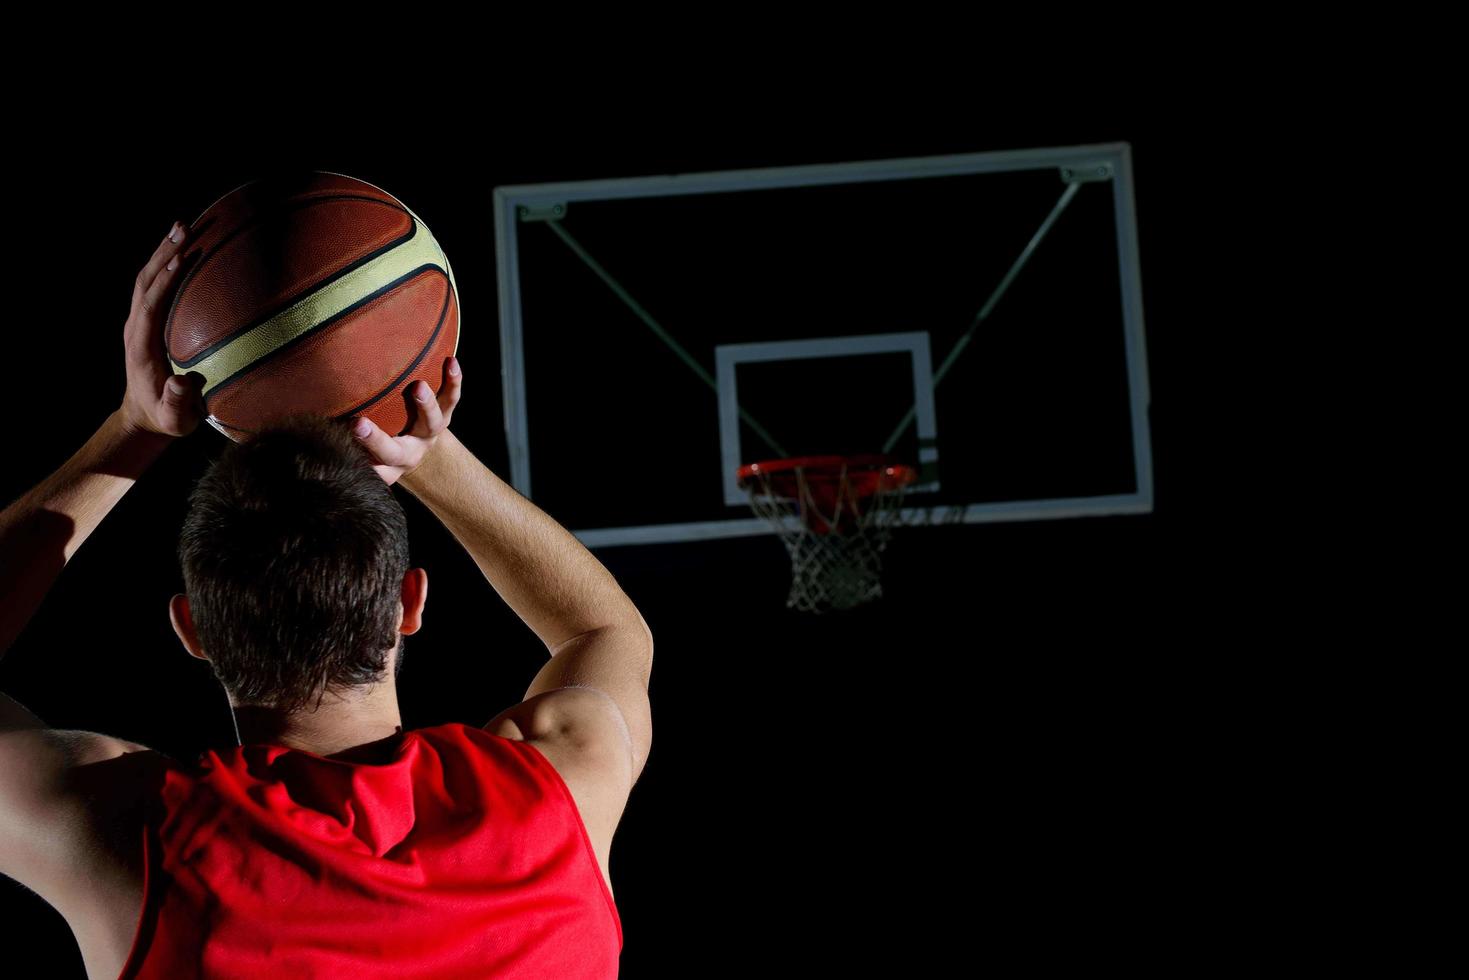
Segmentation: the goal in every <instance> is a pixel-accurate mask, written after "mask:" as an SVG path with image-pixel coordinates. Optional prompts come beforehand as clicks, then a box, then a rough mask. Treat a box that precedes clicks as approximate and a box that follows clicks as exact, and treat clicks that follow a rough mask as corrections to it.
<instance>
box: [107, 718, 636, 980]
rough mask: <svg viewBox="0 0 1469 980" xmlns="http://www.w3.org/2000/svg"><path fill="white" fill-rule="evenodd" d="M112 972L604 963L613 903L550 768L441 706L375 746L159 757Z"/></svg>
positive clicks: (430, 970) (367, 974)
mask: <svg viewBox="0 0 1469 980" xmlns="http://www.w3.org/2000/svg"><path fill="white" fill-rule="evenodd" d="M143 839H144V856H145V861H144V868H145V869H146V870H145V879H144V885H143V908H142V912H141V915H140V917H139V922H138V931H137V935H136V936H135V938H134V942H133V948H132V951H131V953H130V954H129V956H128V960H127V963H126V965H125V966H124V968H123V971H122V977H121V980H146V978H153V977H167V978H169V980H192V978H195V977H199V978H203V977H270V978H272V980H287V978H296V977H302V978H305V977H313V978H314V977H349V978H352V980H371V978H377V977H382V978H389V977H391V978H393V980H408V978H414V977H425V978H427V977H432V978H435V980H449V978H456V977H476V978H483V977H506V978H511V977H513V978H531V977H535V978H542V977H544V978H553V977H554V978H556V980H580V978H585V980H608V978H613V977H616V976H617V969H618V960H619V958H620V955H621V952H622V921H621V919H620V917H619V916H618V913H617V906H616V904H615V903H614V902H613V900H612V893H611V891H610V890H609V889H608V888H607V883H606V881H605V880H604V879H603V877H602V872H601V869H600V867H599V866H598V864H597V859H596V855H595V854H594V852H593V851H592V842H591V839H590V838H589V837H588V836H587V832H586V826H585V824H583V822H582V820H581V816H580V814H579V813H578V811H577V809H576V803H575V800H574V799H573V798H572V796H571V793H570V791H569V790H568V789H567V787H566V783H565V782H564V781H562V779H561V776H560V775H559V774H558V773H557V772H556V770H555V768H553V767H552V765H551V763H550V762H549V761H548V760H547V759H546V757H545V756H544V755H542V754H541V752H540V751H539V750H538V749H537V748H536V747H535V746H533V745H531V744H529V743H527V742H519V741H516V740H514V739H509V738H505V737H503V736H500V735H493V734H491V733H489V732H486V731H484V730H483V729H479V728H471V727H469V726H468V725H461V724H458V723H453V724H447V725H439V726H436V727H433V728H422V729H418V730H416V731H410V732H405V733H404V735H403V740H402V742H401V744H400V745H399V747H398V748H397V750H396V754H395V756H394V758H393V759H392V761H390V762H388V763H387V764H385V765H367V764H357V763H348V762H342V761H339V760H334V759H327V758H324V757H322V756H317V755H313V754H311V753H309V752H305V751H302V750H299V749H290V748H286V747H285V746H279V745H251V746H234V747H232V748H229V749H225V750H222V751H217V750H209V751H206V752H204V753H202V754H201V755H200V757H199V763H198V765H197V766H195V767H194V768H193V769H185V768H184V767H182V766H178V765H177V764H174V765H173V766H170V767H169V768H168V770H167V771H166V773H165V775H164V780H163V785H162V790H161V792H160V794H159V796H158V798H156V799H154V800H151V801H150V806H149V811H148V818H147V820H146V821H145V825H144V833H143Z"/></svg>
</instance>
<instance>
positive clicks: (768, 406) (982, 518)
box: [494, 143, 1153, 547]
mask: <svg viewBox="0 0 1469 980" xmlns="http://www.w3.org/2000/svg"><path fill="white" fill-rule="evenodd" d="M494 224H495V237H496V260H497V263H498V270H497V272H498V283H499V304H500V340H501V355H502V372H503V380H504V398H505V430H506V437H507V441H508V444H509V450H510V482H511V483H512V485H513V486H515V488H516V489H517V490H518V491H520V492H521V493H522V494H524V495H525V496H527V497H529V498H530V499H532V500H534V501H535V502H536V503H537V504H538V505H539V506H541V507H542V508H543V509H545V510H546V511H547V512H548V513H549V514H551V515H552V516H553V517H555V518H556V519H557V520H558V521H559V522H560V523H562V524H563V525H564V526H566V527H567V528H568V529H569V530H571V531H572V533H574V534H575V535H576V536H577V537H578V539H579V540H581V541H582V543H583V544H585V545H587V546H588V547H602V546H612V545H632V544H648V543H656V542H671V541H697V540H702V539H709V538H722V537H737V536H748V535H762V534H772V533H775V532H774V529H773V528H772V526H771V525H770V524H769V523H767V522H766V521H764V520H760V519H758V518H756V517H754V516H753V515H752V514H751V512H750V509H749V500H748V497H747V496H746V495H745V492H744V491H742V490H740V489H739V488H738V487H737V485H736V482H735V475H736V470H737V469H738V467H739V465H741V464H743V463H749V462H754V461H758V460H764V459H774V458H780V457H791V456H806V455H827V454H842V455H847V454H860V453H872V452H881V453H886V454H890V455H892V456H893V457H894V458H895V459H897V460H898V461H901V462H906V463H908V464H909V465H912V466H914V467H916V468H917V469H918V470H919V473H920V478H919V481H918V484H917V485H915V486H914V487H912V488H910V490H909V492H908V494H907V496H906V498H905V500H904V505H903V508H902V516H901V518H900V523H903V524H947V523H954V522H964V523H979V522H987V521H1020V520H1038V519H1050V518H1069V517H1085V516H1094V515H1095V516H1100V515H1108V514H1137V513H1147V512H1149V511H1151V510H1152V500H1153V488H1152V459H1151V448H1150V441H1149V428H1148V379H1147V370H1146V364H1147V361H1146V351H1145V346H1144V333H1143V312H1142V302H1141V289H1142V284H1141V273H1140V270H1139V263H1138V241H1137V228H1136V220H1135V214H1134V206H1133V184H1132V167H1131V161H1130V147H1129V145H1128V144H1126V143H1115V144H1100V145H1089V146H1073V147H1056V148H1040V149H1033V150H1012V151H1003V152H989V153H974V154H959V155H948V156H935V157H919V158H904V159H891V160H871V161H857V162H848V163H832V164H819V165H808V166H796V167H782V168H769V169H754V170H739V171H719V172H709V173H693V174H671V175H660V176H647V177H635V178H625V179H614V180H596V181H580V182H572V183H557V184H538V185H517V186H502V187H497V188H495V192H494Z"/></svg>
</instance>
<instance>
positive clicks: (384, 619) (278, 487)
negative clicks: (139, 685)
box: [178, 414, 409, 712]
mask: <svg viewBox="0 0 1469 980" xmlns="http://www.w3.org/2000/svg"><path fill="white" fill-rule="evenodd" d="M178 554H179V564H180V565H181V566H182V568H183V575H184V588H185V590H186V592H187V594H188V597H189V609H190V611H191V613H192V615H193V620H194V628H195V631H196V632H197V634H198V637H199V643H200V645H201V646H202V647H203V648H204V651H205V653H206V654H207V655H208V657H209V661H210V663H211V665H212V666H213V668H214V674H215V676H216V677H217V678H219V681H220V683H221V684H223V685H224V688H225V690H226V691H227V692H228V693H229V695H230V698H231V700H232V701H233V703H234V704H236V705H239V706H245V705H250V706H258V707H264V708H272V709H275V710H279V711H285V712H291V711H295V710H298V709H300V708H302V707H304V706H305V705H306V703H307V702H308V701H309V700H310V699H311V698H312V697H313V696H315V697H316V699H317V700H316V706H317V707H320V705H321V701H322V699H323V698H324V697H325V696H326V694H327V693H328V692H331V693H334V694H336V693H340V692H343V691H345V690H347V689H350V688H355V687H361V686H363V685H367V684H372V683H375V682H378V681H380V680H382V679H383V677H382V675H383V673H384V672H385V670H386V668H387V657H388V654H389V653H390V652H391V651H392V649H393V647H394V646H395V645H397V647H398V660H397V666H396V667H395V669H394V677H396V676H397V672H398V671H400V670H401V669H402V667H403V644H402V640H403V639H405V637H403V635H402V634H401V633H399V632H398V630H397V625H398V618H397V617H398V603H399V602H400V601H401V599H402V586H403V576H404V575H405V574H407V571H408V568H409V559H408V522H407V518H406V516H405V515H404V513H403V508H402V506H401V505H400V504H399V503H398V501H397V499H396V498H395V497H394V496H393V493H392V490H391V489H390V488H389V487H388V485H387V483H385V482H384V481H383V479H382V477H380V476H379V475H378V474H377V471H376V470H374V469H373V464H372V461H371V459H370V458H369V457H368V455H367V451H366V450H365V449H364V448H363V447H362V446H361V445H360V444H359V443H358V442H357V441H356V440H355V439H354V438H353V437H352V435H351V433H350V431H349V427H348V425H347V423H346V422H344V421H337V420H332V419H328V418H325V417H322V416H317V415H307V414H296V415H292V416H290V417H288V418H286V419H284V420H283V421H279V422H277V423H275V424H273V425H271V426H269V427H268V428H264V429H262V430H261V431H260V432H259V433H258V434H257V435H256V436H255V437H254V438H253V439H252V440H251V441H249V442H241V443H231V444H230V445H228V446H226V447H225V449H224V451H223V452H222V453H221V454H220V456H219V457H218V458H217V459H216V460H215V461H214V462H213V463H211V464H210V466H209V469H208V470H207V471H206V472H205V474H204V475H203V476H202V477H200V479H199V481H198V482H197V483H196V484H195V485H194V488H193V490H192V491H191V492H190V494H189V512H188V515H187V516H186V517H185V519H184V525H183V529H182V531H181V532H180V534H179V548H178ZM313 710H314V709H313Z"/></svg>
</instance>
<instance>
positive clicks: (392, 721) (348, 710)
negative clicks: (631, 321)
mask: <svg viewBox="0 0 1469 980" xmlns="http://www.w3.org/2000/svg"><path fill="white" fill-rule="evenodd" d="M312 706H314V702H313V705H312ZM312 706H308V707H307V708H303V709H301V710H299V711H294V712H290V713H284V712H280V711H275V710H273V709H269V708H260V707H254V706H249V707H247V706H234V709H233V710H234V714H235V731H236V732H237V734H238V735H239V739H240V744H241V745H284V746H286V747H288V748H293V749H301V750H304V751H306V752H310V753H312V754H313V755H319V756H323V757H335V756H338V755H342V754H346V755H348V756H350V757H349V758H345V759H344V761H370V759H369V757H376V756H378V755H380V754H381V753H382V752H383V751H384V750H389V751H390V750H391V749H392V748H393V747H394V746H395V745H396V743H397V741H398V736H399V735H400V734H401V732H402V731H403V718H402V715H401V714H400V713H399V711H398V691H397V687H396V685H395V684H394V683H393V682H392V681H384V682H382V683H379V684H377V685H374V687H373V688H372V689H371V690H370V691H369V692H368V693H366V694H361V695H355V696H349V697H347V698H343V699H333V698H330V697H328V698H327V699H326V700H324V701H323V702H322V704H321V706H320V707H319V708H316V709H315V710H314V711H313V710H311V707H312ZM357 757H361V758H360V759H359V758H357Z"/></svg>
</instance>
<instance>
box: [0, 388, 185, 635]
mask: <svg viewBox="0 0 1469 980" xmlns="http://www.w3.org/2000/svg"><path fill="white" fill-rule="evenodd" d="M169 441H170V440H169V439H168V438H167V437H165V436H158V435H156V434H149V433H139V432H135V431H131V430H129V429H128V428H127V426H126V424H125V422H124V421H123V419H122V417H121V415H120V414H119V413H118V412H113V413H112V414H111V415H109V416H107V419H106V421H104V422H103V423H102V425H101V426H99V427H98V429H97V431H96V432H94V433H92V436H91V438H89V439H88V440H87V441H86V443H84V444H83V445H82V448H80V449H78V450H77V451H76V452H75V453H73V454H72V456H71V458H70V459H68V460H67V461H66V462H65V463H62V464H61V467H60V468H59V469H57V470H56V471H55V472H53V473H52V474H51V475H50V476H48V477H46V479H44V480H42V481H41V482H40V483H39V484H37V485H36V486H34V487H32V488H31V489H30V490H28V491H26V493H25V494H23V495H22V496H21V497H20V499H18V500H16V501H14V502H13V503H11V504H10V506H9V507H6V508H5V510H4V511H3V512H0V657H3V656H4V654H5V651H6V650H9V649H10V647H11V645H12V644H13V643H14V642H15V640H16V638H17V637H18V636H20V633H21V631H22V630H23V629H25V625H26V623H28V622H30V619H31V616H32V615H34V614H35V611H36V610H37V609H39V608H40V606H41V602H42V600H44V599H45V598H46V593H47V592H49V591H51V586H52V585H54V584H55V582H56V579H57V578H58V577H59V576H60V575H61V570H62V569H63V568H65V567H66V563H67V562H68V561H70V560H71V556H72V555H74V554H76V552H77V550H78V549H79V548H81V546H82V542H84V541H86V540H87V537H88V536H89V535H90V534H91V533H92V532H93V531H94V530H96V528H97V525H99V524H101V523H102V519H103V518H105V517H106V516H107V515H108V513H109V512H111V510H112V508H113V506H115V505H116V504H117V502H118V501H119V500H121V499H122V498H123V495H124V494H126V493H127V492H128V490H129V489H131V488H132V485H133V484H134V483H136V482H137V479H138V477H139V476H141V475H142V474H143V471H144V470H146V469H147V468H148V466H149V465H150V464H151V463H152V462H153V460H155V459H157V458H158V456H159V454H160V453H162V452H163V449H164V447H165V446H167V444H168V442H169Z"/></svg>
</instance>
